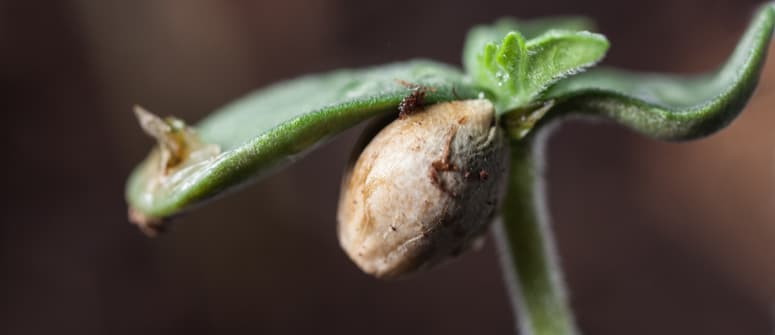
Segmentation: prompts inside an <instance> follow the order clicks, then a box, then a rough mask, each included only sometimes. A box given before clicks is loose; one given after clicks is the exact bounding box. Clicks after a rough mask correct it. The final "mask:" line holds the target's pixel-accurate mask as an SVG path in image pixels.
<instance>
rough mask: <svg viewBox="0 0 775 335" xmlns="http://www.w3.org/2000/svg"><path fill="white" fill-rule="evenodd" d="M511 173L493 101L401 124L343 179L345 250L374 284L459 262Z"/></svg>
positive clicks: (454, 106) (459, 104)
mask: <svg viewBox="0 0 775 335" xmlns="http://www.w3.org/2000/svg"><path fill="white" fill-rule="evenodd" d="M507 165H508V145H507V140H506V138H505V135H504V132H503V130H502V129H500V127H498V126H497V125H496V122H495V111H494V108H493V105H492V104H491V103H490V102H489V101H487V100H466V101H456V102H449V103H440V104H436V105H433V106H429V107H428V108H426V109H425V110H423V111H419V112H417V113H414V114H411V115H409V116H408V117H406V118H404V119H397V120H395V121H393V122H392V123H390V124H389V125H388V126H387V127H385V128H384V129H382V130H381V131H380V132H379V133H378V134H377V135H376V136H375V137H374V138H373V139H372V140H371V142H370V143H369V144H368V145H367V146H366V147H365V148H364V149H363V151H362V152H361V154H360V157H359V158H358V159H357V161H356V162H355V164H354V165H353V166H350V167H349V168H348V170H347V171H346V173H345V176H344V181H343V185H342V192H341V196H340V200H339V210H338V215H337V218H338V221H339V226H338V233H339V242H340V244H341V245H342V248H344V250H345V251H346V252H347V254H348V255H349V256H350V258H351V259H352V260H353V261H354V262H355V263H356V264H357V265H358V266H359V267H360V268H361V269H362V270H363V271H365V272H366V273H369V274H372V275H374V276H376V277H397V276H400V275H403V274H407V273H410V272H413V271H416V270H418V269H421V268H425V267H428V266H431V265H434V264H438V263H440V262H441V261H443V260H444V259H447V258H449V257H450V256H457V255H458V254H459V253H460V252H462V251H464V250H466V249H468V248H469V247H470V246H471V245H472V243H473V242H474V241H475V240H476V239H477V238H478V237H480V236H482V234H483V233H484V232H485V231H486V228H487V226H488V225H489V223H490V221H492V218H493V215H494V213H495V211H496V209H497V208H498V206H499V202H500V199H501V198H502V195H503V190H504V185H505V184H506V182H505V178H506V171H507Z"/></svg>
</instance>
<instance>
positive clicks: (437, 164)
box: [429, 127, 458, 198]
mask: <svg viewBox="0 0 775 335" xmlns="http://www.w3.org/2000/svg"><path fill="white" fill-rule="evenodd" d="M456 133H457V128H456V127H450V128H449V131H448V132H447V143H446V144H445V146H444V151H443V152H442V153H441V159H437V160H435V161H433V162H431V166H430V171H429V177H430V179H431V183H432V184H433V185H435V186H436V187H438V188H439V190H441V191H442V192H444V193H446V194H448V195H449V196H451V197H453V198H456V197H457V194H456V193H455V192H454V191H452V190H450V189H449V188H447V187H446V185H444V182H443V181H442V180H441V176H440V174H439V172H445V171H457V170H458V168H457V167H456V166H455V164H452V163H451V162H450V161H449V158H450V155H451V154H452V153H451V149H452V140H454V139H455V134H456Z"/></svg>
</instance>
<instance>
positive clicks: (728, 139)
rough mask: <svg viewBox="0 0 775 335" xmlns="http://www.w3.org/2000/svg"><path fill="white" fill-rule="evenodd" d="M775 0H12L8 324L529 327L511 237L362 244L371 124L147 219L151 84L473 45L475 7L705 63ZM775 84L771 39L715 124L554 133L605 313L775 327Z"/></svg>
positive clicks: (172, 96) (501, 330)
mask: <svg viewBox="0 0 775 335" xmlns="http://www.w3.org/2000/svg"><path fill="white" fill-rule="evenodd" d="M757 5H758V2H756V1H740V0H725V1H701V0H695V1H673V0H654V1H649V2H635V3H632V2H626V1H613V0H596V1H586V2H583V3H582V2H579V1H571V0H563V1H521V2H520V1H503V2H495V1H477V2H464V1H440V0H439V1H423V2H419V1H404V0H398V1H390V2H387V1H383V2H368V1H344V0H340V1H302V0H284V1H247V0H241V1H231V0H230V1H224V0H200V1H184V0H166V1H156V0H136V1H116V0H105V1H93V0H70V1H64V0H63V1H24V0H18V1H7V0H6V1H3V2H0V46H2V48H1V49H0V50H2V52H1V53H0V88H1V90H0V106H1V108H2V111H3V112H2V114H0V115H2V116H1V117H2V124H3V133H4V134H3V142H4V143H6V144H5V145H6V146H5V147H6V148H8V149H9V153H8V155H6V156H5V158H4V159H3V161H4V163H3V168H4V170H5V171H4V172H3V173H2V175H3V178H4V182H3V185H4V192H3V204H4V206H3V210H2V212H1V213H2V214H1V215H2V234H1V235H0V237H2V247H3V252H2V258H1V259H2V277H1V278H2V279H1V280H2V286H3V287H4V289H5V292H3V293H2V294H0V299H2V304H0V308H2V309H0V333H2V334H14V335H15V334H52V333H61V334H243V333H261V334H301V333H313V332H324V333H334V334H393V335H394V334H479V333H482V334H509V333H514V330H513V329H514V325H513V321H512V317H511V311H510V309H509V305H508V299H507V297H506V295H505V289H504V287H503V284H502V282H501V277H500V271H499V269H498V266H497V261H496V257H495V256H496V254H495V250H494V248H493V246H492V243H488V245H487V247H486V248H485V249H484V250H482V251H480V252H477V253H473V254H470V255H466V256H465V257H462V259H460V260H459V261H457V262H454V263H451V264H449V265H446V266H443V267H441V268H439V269H436V270H434V271H431V272H428V273H423V274H421V275H418V276H415V277H413V278H411V279H408V280H402V281H394V282H383V281H378V280H375V279H372V278H370V277H367V276H366V275H364V274H361V273H360V272H359V271H358V270H357V268H356V267H355V266H354V265H353V264H351V263H350V261H349V260H348V259H347V257H346V256H345V255H344V253H343V252H342V251H340V249H339V247H338V243H337V240H336V236H335V208H336V199H337V194H338V186H339V181H340V180H339V178H340V173H341V170H342V169H343V166H344V162H345V160H346V158H347V156H348V155H349V150H350V148H351V146H352V143H353V142H354V139H355V137H356V136H357V133H358V130H357V129H355V130H351V131H348V132H347V133H345V134H344V135H342V136H339V137H338V138H337V139H336V140H335V141H333V142H332V143H330V144H328V145H326V146H324V147H323V148H322V149H320V150H318V151H315V152H314V153H312V154H310V155H309V156H307V157H306V158H305V159H303V160H301V161H300V162H299V163H298V164H295V165H294V166H292V167H290V168H288V169H286V170H283V171H281V172H279V173H277V174H275V175H273V176H272V177H270V178H268V179H265V180H262V181H260V182H258V183H256V184H255V185H253V186H252V187H250V188H247V189H244V190H242V191H240V192H238V193H236V194H233V195H231V196H230V197H228V198H225V199H222V200H221V201H217V202H214V203H211V204H209V205H208V206H205V207H202V208H200V209H197V210H195V211H193V212H191V213H190V214H189V215H187V216H185V217H183V218H181V219H180V220H179V221H178V222H177V225H176V226H174V229H173V231H172V232H171V233H169V234H166V235H164V236H162V237H160V238H156V239H148V238H146V237H145V236H143V235H142V234H141V233H140V232H139V231H138V230H137V229H136V228H135V227H134V226H132V225H130V224H129V223H128V222H127V220H126V205H125V203H124V198H123V192H124V190H123V187H124V181H125V178H126V177H127V175H128V174H129V172H130V170H131V169H132V167H133V166H134V165H135V164H136V163H138V162H139V161H140V160H141V159H143V158H144V156H145V154H146V153H147V151H148V149H149V148H150V146H151V145H152V143H153V142H152V141H151V139H149V138H146V137H145V135H143V133H142V132H141V131H140V128H139V127H138V126H137V124H136V121H135V119H134V116H133V114H132V113H131V108H132V106H133V105H134V104H141V105H143V106H145V107H146V108H148V109H149V110H151V111H153V112H156V113H159V114H162V115H168V114H174V115H176V116H179V117H181V118H183V119H185V120H188V121H190V122H192V123H193V122H195V121H197V120H199V119H201V118H202V117H203V116H205V115H206V114H207V113H208V112H209V111H211V110H213V109H215V108H217V107H219V106H221V105H223V104H224V103H226V102H228V101H230V100H232V99H234V98H237V97H239V96H241V95H243V94H245V93H246V92H248V91H250V90H252V89H255V88H258V87H261V86H263V85H266V84H269V83H272V82H275V81H277V80H282V79H287V78H292V77H294V76H298V75H301V74H305V73H309V72H318V71H325V70H330V69H334V68H338V67H357V66H363V65H370V64H379V63H385V62H390V61H396V60H402V59H408V58H414V57H426V58H433V59H437V60H441V61H444V62H447V63H451V64H459V63H460V60H459V59H460V53H461V50H462V44H463V38H464V36H465V33H466V31H467V29H468V28H470V27H471V26H472V25H474V24H477V23H486V22H491V21H492V20H494V19H495V18H497V17H500V16H505V15H511V16H517V17H524V18H530V17H538V16H545V15H552V14H584V15H588V16H591V17H592V18H594V19H596V20H597V21H598V23H599V25H600V30H601V31H602V32H603V33H605V34H606V35H607V36H608V37H609V39H610V40H611V42H612V47H611V51H610V53H609V56H608V57H607V59H606V61H605V63H606V64H608V65H615V66H621V67H627V68H632V69H638V70H649V71H668V72H682V73H695V72H700V71H707V70H711V69H713V68H714V67H715V66H717V65H718V64H720V63H721V62H723V61H724V60H725V58H726V57H727V55H728V54H729V53H730V52H731V50H732V48H733V47H734V45H735V42H736V40H737V38H738V37H739V36H740V34H741V33H742V31H743V29H744V28H745V26H746V24H747V22H748V20H749V18H750V17H751V15H752V13H753V10H754V9H755V8H756V7H757ZM771 58H772V57H771ZM774 89H775V62H773V61H772V59H771V60H770V61H769V62H768V65H767V67H766V68H765V72H764V74H763V75H762V79H761V83H760V87H759V89H758V91H757V93H756V95H755V96H754V97H753V99H752V101H751V103H750V104H749V107H748V109H747V111H746V112H745V113H744V114H743V115H742V117H741V118H740V119H739V120H738V121H737V122H735V123H734V124H733V125H732V126H731V127H730V128H728V129H726V130H724V131H723V132H721V133H719V134H717V135H716V136H713V137H711V138H708V139H704V140H701V141H696V142H691V143H682V144H672V143H659V142H655V141H652V140H648V139H645V138H643V137H641V136H638V135H636V134H634V133H632V132H630V131H628V130H626V129H623V128H620V127H618V126H614V125H611V124H608V123H603V122H601V123H584V122H574V123H568V124H565V125H564V126H562V128H561V130H560V131H558V132H557V133H556V134H555V135H554V137H553V138H552V139H551V142H550V146H549V150H550V151H549V156H548V162H549V170H548V176H549V178H548V182H549V195H550V204H551V209H552V216H553V226H554V228H555V232H556V234H557V238H558V244H559V247H560V254H561V257H562V260H563V265H564V268H565V271H566V278H567V279H568V281H569V285H570V289H571V294H572V299H573V305H574V308H575V309H576V312H577V317H578V321H579V323H580V326H581V329H582V331H583V332H584V333H585V334H593V335H602V334H631V335H635V334H725V335H726V334H762V335H764V334H773V331H775V330H773V324H774V323H773V317H774V315H773V307H774V306H773V304H775V262H774V261H773V255H775V113H773V111H772V110H771V109H772V107H771V106H772V105H773V104H775V90H774ZM488 242H491V241H488Z"/></svg>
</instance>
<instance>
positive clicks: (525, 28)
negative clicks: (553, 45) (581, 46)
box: [463, 16, 595, 73]
mask: <svg viewBox="0 0 775 335" xmlns="http://www.w3.org/2000/svg"><path fill="white" fill-rule="evenodd" d="M549 30H566V31H585V30H586V31H595V24H594V22H592V20H590V19H589V18H586V17H583V16H564V17H563V16H558V17H548V18H541V19H534V20H517V19H515V18H502V19H499V20H497V21H495V23H493V24H491V25H480V26H476V27H474V28H472V29H471V30H470V31H469V32H468V36H467V37H466V43H465V46H464V48H463V68H464V69H465V70H466V73H474V71H475V70H476V68H477V66H478V60H477V58H478V56H479V54H480V53H481V52H482V50H484V46H485V45H487V44H488V43H494V42H498V41H501V40H503V37H505V36H506V34H508V33H510V32H512V31H518V32H519V33H520V34H522V36H523V37H525V38H526V39H528V40H529V39H532V38H535V37H538V36H539V35H541V34H543V33H545V32H547V31H549Z"/></svg>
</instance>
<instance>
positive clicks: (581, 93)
mask: <svg viewBox="0 0 775 335" xmlns="http://www.w3.org/2000/svg"><path fill="white" fill-rule="evenodd" d="M774 24H775V5H773V4H767V5H765V6H763V7H762V9H761V10H760V11H759V12H758V13H757V15H756V17H755V18H754V19H753V21H752V22H751V24H750V26H749V27H748V30H747V31H746V33H745V35H744V36H743V37H742V39H741V40H740V42H738V45H737V47H736V49H735V51H734V53H733V54H732V55H731V57H730V58H729V59H728V60H727V62H726V64H724V65H723V66H721V67H720V68H719V69H718V70H717V71H716V72H715V73H712V74H704V75H697V76H691V77H687V76H675V75H667V74H652V73H637V72H628V71H623V70H618V69H611V68H609V69H594V70H591V71H589V72H586V73H583V74H580V75H578V76H573V77H570V78H567V79H565V80H563V81H561V82H559V83H557V84H556V85H555V86H554V87H552V88H551V89H550V90H548V91H547V92H546V93H545V94H544V95H543V97H542V99H544V100H554V101H555V106H554V108H553V109H552V110H551V111H550V112H549V113H548V114H547V115H546V117H545V118H544V119H543V120H542V122H549V121H550V120H551V119H553V118H556V117H558V116H561V115H565V114H584V115H592V116H600V117H604V118H608V119H611V120H614V121H615V122H618V123H621V124H624V125H626V126H628V127H630V128H632V129H635V130H636V131H638V132H641V133H643V134H645V135H647V136H650V137H653V138H658V139H663V140H688V139H693V138H698V137H702V136H706V135H709V134H711V133H713V132H716V131H718V130H719V129H721V128H723V127H724V126H726V125H727V124H729V123H730V122H731V121H732V120H733V119H734V118H735V117H736V116H737V115H738V114H739V113H740V112H741V111H742V110H743V107H744V106H745V104H746V102H747V101H748V99H749V98H750V97H751V94H753V91H754V89H755V88H756V83H757V82H758V79H759V74H760V72H761V69H762V66H763V65H764V61H765V59H766V55H767V49H768V46H769V42H770V38H771V37H772V31H773V25H774Z"/></svg>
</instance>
